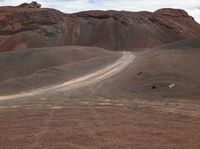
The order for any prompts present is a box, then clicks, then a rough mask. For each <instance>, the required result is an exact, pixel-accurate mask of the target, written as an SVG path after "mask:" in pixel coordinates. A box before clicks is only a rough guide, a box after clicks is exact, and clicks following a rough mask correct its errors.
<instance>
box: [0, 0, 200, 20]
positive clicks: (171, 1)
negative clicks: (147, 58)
mask: <svg viewBox="0 0 200 149" xmlns="http://www.w3.org/2000/svg"><path fill="white" fill-rule="evenodd" d="M31 1H32V0H0V5H1V6H5V5H18V4H21V3H23V2H31ZM37 2H38V3H41V4H42V6H43V7H49V8H55V9H58V10H61V11H63V12H66V13H71V12H78V11H84V10H97V9H98V10H110V9H112V10H128V11H142V10H148V11H155V10H157V9H160V8H181V9H184V10H186V11H187V12H188V13H189V14H190V15H192V16H193V17H194V18H195V19H196V20H197V21H198V22H200V0H37Z"/></svg>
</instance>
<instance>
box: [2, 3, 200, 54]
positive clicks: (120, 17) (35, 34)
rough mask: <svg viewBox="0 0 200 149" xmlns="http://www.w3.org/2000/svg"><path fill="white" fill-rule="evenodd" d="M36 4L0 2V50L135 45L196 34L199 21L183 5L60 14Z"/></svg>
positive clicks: (199, 28) (166, 41)
mask: <svg viewBox="0 0 200 149" xmlns="http://www.w3.org/2000/svg"><path fill="white" fill-rule="evenodd" d="M35 5H36V6H35V7H34V6H32V5H31V6H27V4H23V5H20V6H17V7H1V8H0V26H1V27H0V51H9V50H15V49H22V48H27V47H28V48H36V47H51V46H64V45H85V46H97V47H102V48H105V49H109V50H133V49H134V48H145V47H153V46H157V45H162V44H166V43H170V42H174V41H178V40H181V39H184V38H188V37H198V36H200V25H199V24H198V23H197V22H195V20H194V18H193V17H191V16H189V15H188V13H187V12H185V11H184V10H178V9H160V10H157V11H155V12H126V11H87V12H79V13H75V14H64V13H62V12H60V11H57V10H53V9H47V8H40V5H39V4H35Z"/></svg>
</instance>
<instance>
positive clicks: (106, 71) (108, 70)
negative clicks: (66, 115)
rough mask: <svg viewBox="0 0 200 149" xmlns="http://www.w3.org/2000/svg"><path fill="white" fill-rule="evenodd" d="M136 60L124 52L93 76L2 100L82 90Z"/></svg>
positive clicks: (2, 97)
mask: <svg viewBox="0 0 200 149" xmlns="http://www.w3.org/2000/svg"><path fill="white" fill-rule="evenodd" d="M133 59H134V55H133V54H132V53H131V52H123V55H122V57H121V58H120V59H118V60H117V61H116V62H115V63H113V64H110V65H108V66H107V67H105V68H103V69H101V70H99V71H97V72H94V73H92V74H88V75H86V76H83V77H80V78H76V79H73V80H71V81H67V82H64V83H62V84H59V85H54V86H49V87H43V88H39V89H36V90H32V91H28V92H24V93H20V94H16V95H9V96H0V100H7V99H15V98H20V97H28V96H35V95H40V94H44V93H49V92H55V91H58V90H59V91H63V90H64V91H65V90H71V89H74V88H80V87H83V86H87V85H89V84H92V83H97V82H99V81H102V80H104V79H106V78H109V77H111V76H113V75H115V74H117V73H119V72H121V71H123V69H125V68H126V67H127V66H128V65H129V64H130V63H131V62H132V61H133Z"/></svg>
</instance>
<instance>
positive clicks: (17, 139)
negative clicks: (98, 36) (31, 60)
mask: <svg viewBox="0 0 200 149" xmlns="http://www.w3.org/2000/svg"><path fill="white" fill-rule="evenodd" d="M85 50H86V51H87V52H88V54H91V53H92V51H93V50H92V49H90V50H91V51H88V50H87V49H85ZM99 52H100V53H101V54H102V56H101V57H100V58H101V62H99V63H98V61H90V62H89V63H87V65H89V64H93V66H94V67H90V68H91V69H89V71H86V70H88V69H85V70H82V71H81V72H80V71H76V73H74V74H77V75H73V77H71V78H70V77H68V79H67V80H66V79H63V78H64V77H61V78H60V79H58V80H56V83H55V82H52V84H51V85H50V87H52V85H53V86H54V85H55V86H56V88H51V90H46V88H45V91H44V90H43V91H44V92H40V93H39V94H34V95H33V96H27V94H26V93H28V94H29V93H31V92H32V91H31V90H32V89H30V90H27V91H24V93H23V96H19V97H18V98H10V96H12V94H14V95H15V96H16V94H17V95H22V94H21V93H20V92H19V91H18V90H16V89H13V90H10V94H8V93H7V94H3V93H1V95H2V96H1V100H0V148H3V149H4V148H5V149H9V148H10V149H13V148H20V149H21V148H41V149H43V148H47V149H49V148H59V149H60V148H77V149H79V148H87V149H88V148H91V149H94V148H109V149H110V148H113V149H115V148H131V149H132V148H134V149H141V148H142V149H143V148H144V149H145V148H146V149H150V148H152V149H155V148H158V149H183V148H185V149H188V148H191V149H199V147H200V139H199V138H200V127H199V126H200V101H199V97H200V93H199V89H200V80H199V76H200V70H199V65H198V64H199V58H200V53H199V49H189V50H188V49H184V50H183V49H181V50H180V49H179V50H169V49H165V50H163V49H162V50H159V49H157V50H151V49H147V50H144V51H140V52H134V53H130V52H127V53H112V52H111V53H109V52H108V53H105V52H103V51H101V50H100V51H99ZM45 53H46V52H45ZM56 53H57V52H56ZM54 54H55V53H54ZM65 54H66V55H67V52H66V53H65ZM88 54H87V55H88ZM61 55H62V56H63V55H64V54H61ZM61 55H59V56H58V59H59V58H60V57H61ZM79 57H82V55H79ZM110 57H112V58H110ZM104 59H105V61H102V60H104ZM106 59H107V61H106ZM108 59H109V60H108ZM78 65H79V66H80V67H78V68H82V67H81V66H82V65H83V63H81V62H79V63H78ZM83 66H84V65H83ZM72 68H73V67H68V68H65V70H68V71H70V70H71V69H72ZM78 68H73V69H74V70H75V69H77V70H80V69H78ZM94 68H95V69H94ZM47 72H48V71H47ZM32 73H33V72H31V74H32ZM52 74H55V73H54V72H53V73H52ZM66 74H67V73H66ZM95 74H97V75H95ZM20 75H21V74H20ZM41 75H43V73H41ZM63 76H64V75H63ZM88 76H89V77H88ZM91 76H92V77H91ZM85 77H86V79H83V78H85ZM12 78H13V76H12ZM47 78H48V77H47ZM80 78H82V79H80ZM37 79H38V78H37V77H36V78H35V77H33V80H32V83H33V84H34V80H37ZM62 80H63V82H65V83H64V84H62V83H63V82H62ZM70 80H75V81H77V80H78V81H77V82H75V83H74V82H73V83H72V84H73V85H74V84H75V87H69V86H65V85H66V83H67V82H70ZM53 83H55V84H53ZM172 83H174V84H176V87H175V88H172V89H170V88H169V85H170V84H172ZM26 84H27V83H26V82H25V83H24V85H25V86H26ZM36 84H38V83H36ZM39 84H40V86H41V85H42V86H44V85H46V84H45V83H43V82H41V83H39ZM58 84H61V85H60V86H59V85H58ZM67 84H68V83H67ZM76 84H78V85H77V86H76ZM68 85H69V84H68ZM73 85H72V86H73ZM55 86H54V87H55ZM57 86H59V88H57ZM153 86H154V87H155V89H152V87H153ZM35 87H37V86H35ZM48 88H49V85H48ZM43 89H44V88H43ZM5 97H6V98H5ZM4 99H5V100H4Z"/></svg>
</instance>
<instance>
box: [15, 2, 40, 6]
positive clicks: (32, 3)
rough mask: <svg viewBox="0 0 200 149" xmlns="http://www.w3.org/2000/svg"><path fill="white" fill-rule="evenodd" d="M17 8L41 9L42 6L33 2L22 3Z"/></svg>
mask: <svg viewBox="0 0 200 149" xmlns="http://www.w3.org/2000/svg"><path fill="white" fill-rule="evenodd" d="M17 7H23V8H41V4H38V3H37V2H36V1H32V2H31V3H30V4H29V3H22V4H21V5H19V6H17Z"/></svg>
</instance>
